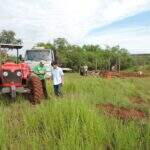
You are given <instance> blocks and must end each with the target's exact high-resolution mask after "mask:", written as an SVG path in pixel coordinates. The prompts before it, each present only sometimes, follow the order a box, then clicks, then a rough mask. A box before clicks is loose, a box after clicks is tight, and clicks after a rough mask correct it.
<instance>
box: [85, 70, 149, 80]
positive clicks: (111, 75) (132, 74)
mask: <svg viewBox="0 0 150 150" xmlns="http://www.w3.org/2000/svg"><path fill="white" fill-rule="evenodd" d="M88 74H89V75H92V76H97V77H98V76H100V77H104V78H109V79H110V78H114V77H120V78H122V77H123V78H124V77H139V78H144V77H149V76H150V75H149V74H145V73H142V74H140V72H125V71H120V72H117V71H114V72H113V71H97V72H96V71H95V70H93V71H89V72H88Z"/></svg>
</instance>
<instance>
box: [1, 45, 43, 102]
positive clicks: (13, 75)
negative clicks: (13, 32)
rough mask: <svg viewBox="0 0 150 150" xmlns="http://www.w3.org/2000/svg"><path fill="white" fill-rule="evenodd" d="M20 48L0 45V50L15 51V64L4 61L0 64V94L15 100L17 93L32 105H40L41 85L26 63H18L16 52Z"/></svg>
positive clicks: (19, 46) (10, 61)
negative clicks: (26, 97) (24, 95)
mask: <svg viewBox="0 0 150 150" xmlns="http://www.w3.org/2000/svg"><path fill="white" fill-rule="evenodd" d="M21 48H22V46H21V45H12V44H0V49H9V50H10V49H16V50H17V62H14V61H12V60H6V61H5V62H3V63H1V64H0V94H9V96H11V98H12V99H15V98H16V94H17V93H22V94H26V95H27V96H28V98H29V100H30V102H31V103H32V104H36V103H40V101H41V99H42V98H43V88H42V83H41V81H40V79H39V77H37V76H36V75H34V74H33V73H31V71H30V67H29V66H28V65H27V64H26V63H24V62H20V63H18V50H19V49H21Z"/></svg>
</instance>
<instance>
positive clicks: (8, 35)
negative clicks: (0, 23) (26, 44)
mask: <svg viewBox="0 0 150 150" xmlns="http://www.w3.org/2000/svg"><path fill="white" fill-rule="evenodd" d="M0 43H3V44H22V40H21V39H16V33H15V32H14V31H11V30H10V31H6V30H3V31H2V32H1V33H0Z"/></svg>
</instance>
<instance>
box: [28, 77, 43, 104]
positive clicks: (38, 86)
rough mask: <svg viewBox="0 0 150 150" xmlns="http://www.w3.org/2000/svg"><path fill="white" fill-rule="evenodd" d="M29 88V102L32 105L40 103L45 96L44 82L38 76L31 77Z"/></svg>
mask: <svg viewBox="0 0 150 150" xmlns="http://www.w3.org/2000/svg"><path fill="white" fill-rule="evenodd" d="M28 88H29V89H30V90H31V91H30V94H29V100H30V102H31V103H32V104H34V105H35V104H37V103H40V102H41V100H42V98H43V96H44V94H43V88H42V82H41V80H40V79H39V77H37V76H31V77H30V79H29V82H28Z"/></svg>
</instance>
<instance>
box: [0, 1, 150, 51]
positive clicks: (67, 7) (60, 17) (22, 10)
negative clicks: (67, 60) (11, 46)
mask: <svg viewBox="0 0 150 150" xmlns="http://www.w3.org/2000/svg"><path fill="white" fill-rule="evenodd" d="M0 3H1V4H2V5H0V31H1V30H3V29H6V30H14V31H15V32H16V33H17V37H19V38H22V39H23V41H24V48H25V49H28V48H31V47H32V46H33V45H34V44H35V43H37V42H41V41H42V42H48V41H53V39H55V38H57V37H65V38H66V39H67V40H68V41H69V42H70V43H72V44H81V45H83V44H100V45H101V46H102V47H105V46H106V45H110V46H114V45H118V44H119V45H120V46H121V47H124V48H127V49H128V50H129V51H130V52H131V53H150V0H15V1H13V0H5V1H3V0H0Z"/></svg>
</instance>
